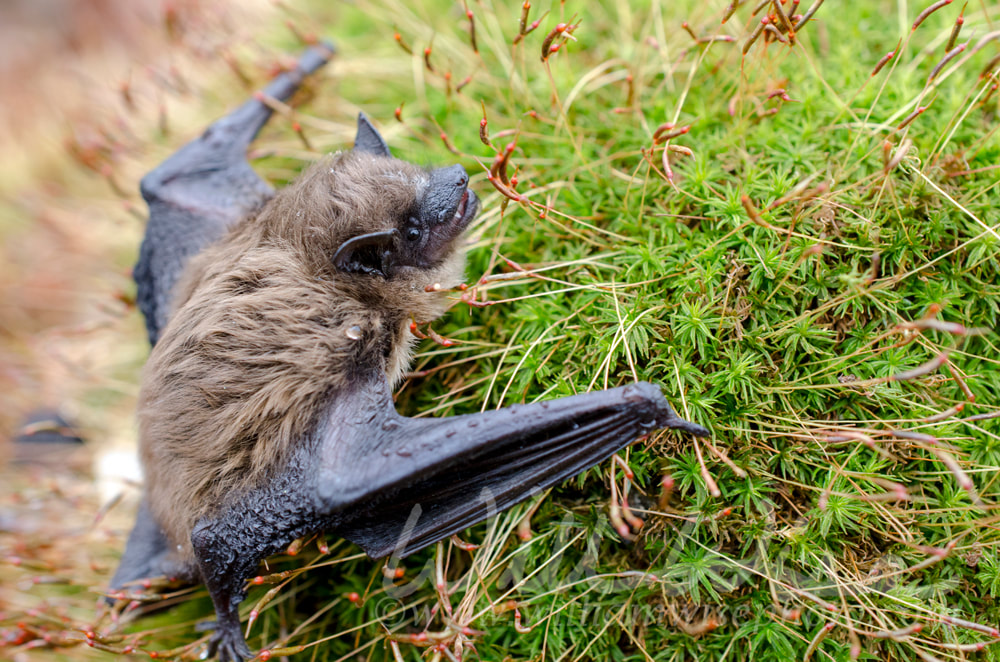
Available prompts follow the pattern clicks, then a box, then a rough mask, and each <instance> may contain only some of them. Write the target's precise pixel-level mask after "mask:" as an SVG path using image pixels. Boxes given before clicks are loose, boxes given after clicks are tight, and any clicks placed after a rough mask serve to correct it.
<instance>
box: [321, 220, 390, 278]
mask: <svg viewBox="0 0 1000 662" xmlns="http://www.w3.org/2000/svg"><path fill="white" fill-rule="evenodd" d="M398 244H399V230H395V229H393V230H387V231H385V232H372V233H370V234H363V235H360V236H357V237H354V238H352V239H348V240H347V241H345V242H344V243H343V244H341V246H340V248H338V249H337V252H336V254H335V255H334V256H333V266H335V267H336V268H337V269H339V270H340V271H345V272H351V273H361V274H368V275H369V276H381V277H382V278H388V277H389V276H390V274H391V272H392V268H393V267H394V266H395V253H396V247H397V245H398Z"/></svg>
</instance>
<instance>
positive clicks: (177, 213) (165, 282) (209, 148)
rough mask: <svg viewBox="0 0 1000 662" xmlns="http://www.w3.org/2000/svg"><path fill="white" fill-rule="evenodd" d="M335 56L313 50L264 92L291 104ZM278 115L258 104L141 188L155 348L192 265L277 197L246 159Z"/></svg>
mask: <svg viewBox="0 0 1000 662" xmlns="http://www.w3.org/2000/svg"><path fill="white" fill-rule="evenodd" d="M333 52H334V50H333V46H332V45H331V44H329V43H328V42H323V43H320V44H318V45H316V46H313V47H311V48H309V49H308V50H306V51H305V53H303V55H302V57H301V58H300V59H299V61H298V64H297V66H296V67H295V68H294V69H292V70H290V71H286V72H285V73H282V74H281V75H279V76H277V77H276V78H275V79H274V80H272V81H271V83H270V84H268V86H267V87H266V88H264V90H263V93H264V94H265V95H267V96H269V97H272V98H275V99H278V100H280V101H284V100H287V99H288V98H290V97H291V96H292V94H294V93H295V91H296V90H297V89H298V88H299V86H300V85H301V84H302V81H303V80H304V79H305V77H306V76H307V75H309V74H311V73H313V72H314V71H316V70H317V69H319V68H320V67H322V66H323V65H324V64H326V63H327V62H328V61H329V60H330V58H331V57H332V56H333ZM271 113H272V110H271V108H270V107H269V106H268V105H267V104H266V103H264V102H263V101H260V100H258V99H255V98H252V99H250V100H249V101H247V102H246V103H244V104H243V105H242V106H240V107H239V108H237V109H236V110H234V111H233V112H231V113H229V114H228V115H226V116H225V117H223V118H221V119H219V120H217V121H216V122H214V123H213V124H211V125H210V126H209V127H208V128H207V129H205V131H204V133H202V134H201V136H199V137H198V138H196V139H194V140H192V141H191V142H189V143H188V144H186V145H184V146H183V147H182V148H180V149H179V150H177V151H176V152H174V154H173V155H171V156H170V158H168V159H167V160H166V161H164V162H163V163H161V164H160V165H159V166H157V167H156V169H155V170H153V171H152V172H150V173H149V174H147V175H146V176H145V177H143V179H142V183H141V185H140V190H141V191H142V197H143V198H144V199H145V200H146V203H147V204H148V205H149V222H148V223H147V225H146V235H145V237H144V238H143V240H142V247H141V248H140V249H139V261H138V263H136V265H135V269H134V272H133V273H134V276H135V281H136V286H137V289H136V298H137V303H138V305H139V309H140V310H141V311H142V314H143V316H144V317H145V318H146V330H147V332H148V334H149V342H150V344H154V345H155V344H156V341H157V339H158V338H159V335H160V331H161V330H162V329H163V327H164V326H165V325H166V323H167V319H168V317H169V315H170V298H171V291H172V290H173V287H174V285H175V284H176V282H177V279H178V277H179V276H180V274H181V272H182V271H183V270H184V267H185V265H186V264H187V261H188V260H189V259H190V258H191V257H192V256H193V255H195V254H197V253H199V252H200V251H201V250H202V249H203V248H205V246H207V245H208V244H210V243H212V242H213V241H215V240H217V239H219V238H220V237H221V236H222V235H223V234H224V233H225V232H226V230H227V229H229V228H230V227H231V226H232V225H234V224H235V223H237V222H238V221H239V220H240V219H242V218H244V217H246V216H248V215H250V214H252V213H254V212H255V211H256V210H257V209H259V208H260V207H261V206H262V205H263V204H264V203H265V202H267V201H268V200H269V199H270V198H271V196H272V195H273V194H274V190H273V189H272V188H271V187H270V186H269V185H268V184H267V183H266V182H264V180H262V179H261V178H260V177H258V176H257V174H256V173H255V172H254V171H253V169H252V168H251V167H250V164H249V163H247V159H246V152H247V148H248V147H249V146H250V143H251V142H252V141H253V139H254V138H255V137H256V136H257V133H258V132H259V131H260V130H261V128H262V127H263V126H264V125H265V124H266V123H267V121H268V119H270V117H271Z"/></svg>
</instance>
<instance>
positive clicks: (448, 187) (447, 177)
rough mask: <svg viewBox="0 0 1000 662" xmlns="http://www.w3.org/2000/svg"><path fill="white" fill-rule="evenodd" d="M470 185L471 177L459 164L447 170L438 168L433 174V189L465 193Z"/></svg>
mask: <svg viewBox="0 0 1000 662" xmlns="http://www.w3.org/2000/svg"><path fill="white" fill-rule="evenodd" d="M468 185H469V175H468V174H467V173H466V172H465V168H463V167H462V166H460V165H458V164H457V163H456V164H455V165H453V166H448V167H447V168H438V169H437V170H435V171H434V172H432V173H431V188H432V189H437V188H440V189H441V190H442V191H459V192H460V193H459V195H461V191H464V190H465V188H466V187H467V186H468Z"/></svg>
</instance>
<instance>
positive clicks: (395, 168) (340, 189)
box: [262, 115, 479, 321]
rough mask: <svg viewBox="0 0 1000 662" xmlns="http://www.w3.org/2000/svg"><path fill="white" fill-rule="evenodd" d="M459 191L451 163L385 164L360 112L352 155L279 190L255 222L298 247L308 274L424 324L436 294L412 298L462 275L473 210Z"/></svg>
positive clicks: (461, 183) (470, 199)
mask: <svg viewBox="0 0 1000 662" xmlns="http://www.w3.org/2000/svg"><path fill="white" fill-rule="evenodd" d="M468 185H469V176H468V175H467V174H466V172H465V169H464V168H463V167H462V166H460V165H452V166H448V167H444V168H436V169H426V168H422V167H420V166H417V165H414V164H412V163H409V162H407V161H402V160H399V159H396V158H393V156H392V154H391V153H390V152H389V148H388V147H387V146H386V143H385V141H384V140H383V139H382V136H380V135H379V133H378V131H376V130H375V127H373V126H372V124H371V123H370V122H369V121H368V118H366V117H365V116H364V115H360V116H359V117H358V131H357V136H356V137H355V142H354V149H351V150H349V151H345V152H341V153H338V154H335V155H333V156H331V157H329V158H327V159H323V160H321V161H320V162H319V163H317V164H316V165H315V166H313V167H312V168H311V169H310V170H308V171H307V172H306V173H304V174H303V175H302V176H301V177H300V178H299V179H298V180H297V181H296V182H295V183H294V184H292V185H290V186H288V187H286V188H285V189H283V190H282V191H281V192H280V193H279V194H278V195H277V196H276V197H275V199H274V200H273V201H272V203H271V205H270V206H269V208H268V209H267V210H265V212H263V214H262V216H264V217H265V218H264V219H262V221H263V225H265V226H267V227H268V228H269V229H268V230H265V232H267V234H269V235H271V236H272V237H274V236H279V237H280V238H281V239H282V240H283V241H285V242H287V243H290V244H292V245H296V246H298V247H299V251H298V252H299V254H300V255H301V256H302V257H303V258H304V259H305V261H306V263H307V264H308V265H309V266H310V271H311V272H312V273H313V274H314V277H316V278H319V279H323V280H330V281H336V282H337V283H339V284H341V285H342V287H343V291H344V292H345V293H347V294H348V295H349V296H352V295H354V294H356V295H357V297H359V298H363V299H365V300H366V301H368V302H379V301H382V302H384V305H385V306H387V307H396V308H406V310H405V311H404V312H405V313H406V314H407V315H411V316H413V317H414V318H415V319H417V320H418V321H429V320H430V319H433V318H435V317H437V316H439V315H440V314H441V312H443V309H441V302H440V299H441V297H440V296H420V295H419V294H424V295H426V292H425V288H426V287H427V286H428V285H434V284H438V285H440V286H441V287H442V288H449V287H453V286H455V285H458V284H459V283H461V282H462V280H463V278H464V268H465V246H464V242H463V241H462V240H461V235H462V233H463V232H464V231H465V229H466V228H467V227H468V225H469V223H470V222H471V221H472V219H473V218H474V217H475V215H476V212H477V211H478V210H479V200H478V199H477V198H476V195H475V194H474V193H473V192H472V191H470V190H469V188H468ZM431 289H434V288H431ZM431 300H437V303H431ZM425 304H426V305H425Z"/></svg>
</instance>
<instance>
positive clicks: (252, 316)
mask: <svg viewBox="0 0 1000 662" xmlns="http://www.w3.org/2000/svg"><path fill="white" fill-rule="evenodd" d="M424 181H426V173H425V172H424V171H423V170H421V169H419V168H417V167H416V166H414V165H412V164H409V163H406V162H403V161H398V160H395V159H391V158H386V157H376V156H371V155H369V154H366V153H363V152H347V153H343V154H339V155H335V156H333V157H329V158H327V159H324V160H322V161H320V162H319V163H317V164H316V165H314V166H313V167H312V168H311V169H310V170H308V171H307V172H306V173H304V174H303V175H302V176H301V177H300V178H299V179H298V180H297V181H296V182H295V183H293V184H291V185H289V186H288V187H286V188H285V189H283V190H282V191H280V192H279V193H278V194H277V195H276V196H275V198H274V199H273V200H272V201H271V202H270V203H269V204H268V205H267V206H266V207H265V208H264V209H263V210H262V211H261V213H260V214H259V215H257V216H256V217H254V218H250V219H247V220H245V221H243V222H242V223H240V224H239V225H238V226H237V227H235V228H234V229H233V230H232V231H231V232H230V233H229V234H228V235H227V236H226V237H225V238H224V239H222V240H221V241H220V242H219V243H217V244H215V245H213V246H212V247H210V248H208V249H207V250H206V251H204V252H203V253H201V254H200V255H198V256H197V257H196V258H194V259H193V260H192V261H191V263H190V264H189V266H188V267H187V269H186V271H185V274H184V276H183V278H182V279H181V281H180V283H179V284H178V286H177V289H176V294H175V301H174V309H175V312H174V314H173V316H172V317H171V320H170V323H169V324H168V325H167V327H166V328H165V330H164V332H163V335H162V337H161V339H160V340H159V342H158V343H157V345H156V347H155V348H154V349H153V352H152V354H151V356H150V359H149V362H148V364H147V366H146V369H145V372H144V374H143V383H142V389H141V392H140V406H139V433H140V449H141V455H142V460H143V463H144V466H145V468H146V485H147V490H148V497H149V502H150V504H151V507H152V509H153V515H154V517H155V518H156V520H157V521H158V522H159V524H160V526H161V527H163V529H164V532H165V533H166V534H167V536H168V538H169V539H170V540H171V542H173V543H174V544H176V545H177V546H178V550H179V553H180V555H181V557H182V558H185V559H190V558H191V548H190V541H189V535H190V532H191V529H192V527H193V526H194V524H195V523H196V522H197V521H198V520H199V519H200V518H202V517H204V516H206V515H211V513H212V512H213V510H214V509H215V508H217V507H218V506H219V504H221V503H222V502H223V501H224V500H225V499H226V497H229V496H231V495H234V494H241V493H243V492H245V491H247V490H248V489H250V488H252V487H254V486H255V485H258V484H260V483H261V482H262V481H265V480H267V478H268V475H269V472H271V471H274V470H276V469H277V468H280V466H281V464H282V463H283V462H284V461H285V459H286V458H287V457H288V454H289V451H290V450H291V449H292V448H293V447H294V444H295V443H296V440H298V439H300V438H301V437H302V435H303V434H305V433H306V432H307V431H308V429H309V428H310V426H311V425H313V423H314V421H315V420H316V417H317V415H318V414H319V412H320V410H321V408H322V406H323V403H324V401H325V400H327V399H328V398H329V397H331V394H333V393H335V392H336V391H337V390H338V389H340V388H342V387H343V386H344V385H345V382H346V380H347V379H349V378H350V375H351V373H352V372H353V370H354V367H355V366H357V367H362V366H373V365H374V366H378V367H381V368H382V369H384V370H385V372H386V374H388V376H389V379H390V381H392V382H395V381H396V380H398V378H399V377H400V376H401V374H402V372H403V371H404V370H405V369H406V366H407V365H408V363H409V359H410V346H411V343H412V340H413V338H412V335H411V334H410V332H409V323H410V321H411V319H415V320H417V321H430V320H432V319H435V318H437V317H439V316H440V315H441V314H442V313H443V312H444V309H445V306H446V300H445V299H444V297H443V295H442V294H440V293H428V292H426V291H425V290H424V288H425V286H426V285H428V284H431V283H441V284H443V285H446V286H451V285H457V284H458V283H459V282H460V281H461V279H462V275H463V269H464V251H463V250H462V249H461V248H454V250H453V251H452V253H451V255H450V256H449V257H448V258H447V259H446V260H445V262H444V263H443V264H441V265H440V266H438V267H436V268H434V269H429V270H418V269H415V268H411V267H404V268H401V269H399V270H398V271H397V272H396V273H395V274H394V275H393V277H392V278H390V279H389V280H382V279H379V278H373V277H371V276H366V275H356V274H344V273H339V272H338V271H337V270H336V269H334V267H333V264H332V261H331V258H332V257H333V255H334V254H335V252H336V250H337V248H338V247H339V246H340V245H341V244H342V243H343V242H344V241H345V240H347V239H349V238H351V237H353V236H357V235H359V234H364V233H368V232H375V231H380V230H386V229H389V228H392V227H396V226H397V224H398V222H399V220H400V219H399V215H400V214H401V213H405V211H404V210H407V209H409V208H411V207H412V205H413V203H414V201H415V196H416V191H417V190H418V187H419V186H420V185H422V184H421V183H422V182H424ZM455 243H456V244H458V243H460V240H458V241H456V242H455ZM353 326H357V327H360V329H361V337H360V339H357V340H354V339H352V338H351V337H349V335H348V329H350V328H351V327H353ZM352 335H356V334H353V333H352Z"/></svg>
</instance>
